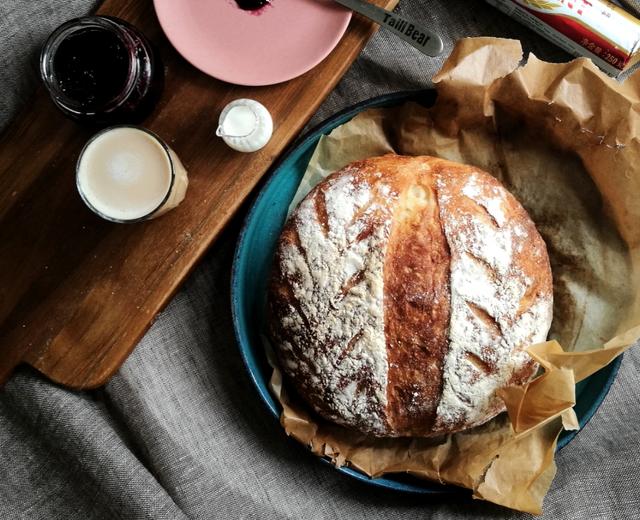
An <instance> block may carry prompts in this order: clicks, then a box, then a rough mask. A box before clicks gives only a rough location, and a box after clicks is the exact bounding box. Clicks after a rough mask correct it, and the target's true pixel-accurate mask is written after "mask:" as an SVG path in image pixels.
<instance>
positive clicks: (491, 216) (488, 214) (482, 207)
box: [466, 197, 500, 227]
mask: <svg viewBox="0 0 640 520" xmlns="http://www.w3.org/2000/svg"><path fill="white" fill-rule="evenodd" d="M466 198H467V199H468V200H470V201H471V202H473V203H475V204H478V203H477V202H476V201H475V200H473V199H472V198H471V197H466ZM478 207H479V208H481V209H482V210H483V213H484V214H485V215H486V216H487V217H489V221H490V222H491V223H492V224H493V225H494V226H496V227H500V224H499V223H498V221H497V220H496V217H495V216H494V215H493V214H492V213H491V212H490V211H489V210H488V209H487V208H486V207H485V206H484V205H482V204H478Z"/></svg>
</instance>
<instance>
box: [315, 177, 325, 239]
mask: <svg viewBox="0 0 640 520" xmlns="http://www.w3.org/2000/svg"><path fill="white" fill-rule="evenodd" d="M314 201H315V208H316V218H317V219H318V222H319V223H320V227H321V228H322V231H323V233H324V235H325V236H327V235H328V234H329V217H328V215H327V203H326V200H325V194H324V190H323V189H319V190H318V191H317V192H316V194H315V197H314Z"/></svg>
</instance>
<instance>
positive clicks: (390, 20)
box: [335, 0, 444, 56]
mask: <svg viewBox="0 0 640 520" xmlns="http://www.w3.org/2000/svg"><path fill="white" fill-rule="evenodd" d="M335 1H336V2H338V3H339V4H340V5H343V6H345V7H347V8H349V9H351V10H352V11H355V12H356V13H360V14H361V15H362V16H364V17H366V18H369V19H370V20H373V21H374V22H376V23H377V24H380V26H381V27H384V28H385V29H389V30H390V31H392V32H393V33H394V34H395V35H396V36H398V37H399V38H402V39H403V40H404V41H406V42H407V43H408V44H409V45H412V46H413V47H415V48H416V49H418V50H419V51H420V52H422V53H423V54H426V55H427V56H438V55H439V54H440V53H442V50H443V49H444V45H443V44H442V40H441V39H440V36H438V35H437V34H435V33H434V32H433V31H430V30H429V29H425V28H424V27H422V26H421V25H420V24H418V23H416V22H414V21H412V20H408V19H407V18H404V17H402V16H398V15H396V14H394V13H392V12H391V11H387V10H386V9H382V7H378V6H375V5H373V4H370V3H369V2H365V1H364V0H335Z"/></svg>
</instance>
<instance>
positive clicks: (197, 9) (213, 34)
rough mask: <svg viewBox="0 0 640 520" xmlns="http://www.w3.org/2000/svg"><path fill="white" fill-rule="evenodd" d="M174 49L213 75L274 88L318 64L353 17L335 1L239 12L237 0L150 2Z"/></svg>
mask: <svg viewBox="0 0 640 520" xmlns="http://www.w3.org/2000/svg"><path fill="white" fill-rule="evenodd" d="M154 4H155V8H156V13H157V14H158V19H159V20H160V24H161V25H162V28H163V29H164V32H165V33H166V35H167V37H168V38H169V40H170V41H171V43H172V44H173V46H174V47H175V48H176V49H177V50H178V52H179V53H180V54H182V55H183V56H184V57H185V58H186V59H187V60H189V61H190V62H191V63H192V64H193V65H195V66H196V67H198V68H199V69H200V70H202V71H204V72H206V73H207V74H210V75H211V76H213V77H215V78H218V79H221V80H224V81H228V82H230V83H236V84H239V85H272V84H274V83H280V82H281V81H286V80H289V79H292V78H295V77H296V76H299V75H300V74H303V73H305V72H306V71H308V70H309V69H311V68H313V67H314V66H316V65H317V64H318V63H320V62H321V61H322V60H323V59H324V58H325V57H326V56H327V55H328V54H329V53H330V52H331V51H332V50H333V48H334V47H335V46H336V45H337V44H338V42H339V41H340V38H341V37H342V35H343V34H344V32H345V30H346V29H347V25H348V24H349V19H350V18H351V12H350V11H348V10H346V9H344V8H342V7H340V6H338V5H337V4H335V3H334V2H333V0H272V4H271V5H268V6H266V7H264V8H263V9H261V10H260V11H258V12H256V11H243V10H242V9H240V8H239V7H238V5H237V4H236V2H235V0H154Z"/></svg>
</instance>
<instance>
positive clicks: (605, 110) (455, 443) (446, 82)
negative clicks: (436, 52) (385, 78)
mask: <svg viewBox="0 0 640 520" xmlns="http://www.w3.org/2000/svg"><path fill="white" fill-rule="evenodd" d="M521 60H522V48H521V46H520V43H519V42H517V41H513V40H500V39H494V38H473V39H465V40H461V41H460V42H459V43H458V45H457V46H456V48H455V49H454V51H453V53H452V54H451V56H450V58H449V59H448V61H447V62H446V63H445V65H444V66H443V68H442V70H441V71H440V72H439V73H438V74H437V75H436V77H435V78H434V83H436V88H437V91H438V99H437V102H436V105H435V106H434V107H433V108H431V109H425V108H423V107H421V106H420V105H417V104H414V103H407V104H405V105H403V106H400V107H397V108H391V109H373V110H368V111H366V112H364V113H361V114H360V115H358V116H357V117H355V118H354V119H353V120H352V121H350V122H348V123H346V124H344V125H342V126H341V127H339V128H337V129H335V130H334V131H333V132H332V133H331V135H329V136H325V137H323V138H322V140H321V141H320V143H319V144H318V147H317V149H316V151H315V153H314V155H313V157H312V159H311V162H310V164H309V168H308V170H307V173H306V175H305V177H304V179H303V182H302V184H301V185H300V189H299V192H298V194H297V195H296V198H295V199H294V202H293V204H292V207H293V206H295V205H296V204H297V202H298V201H299V200H300V199H301V198H302V197H304V195H305V194H306V193H307V192H308V191H309V190H310V189H311V187H313V186H314V185H315V184H317V183H318V182H319V181H320V180H321V179H323V178H324V177H325V176H326V175H328V174H329V173H331V172H333V171H335V170H338V169H340V168H342V167H343V166H345V165H346V164H348V163H349V162H352V161H355V160H359V159H363V158H366V157H371V156H376V155H382V154H385V153H390V152H395V153H398V154H406V155H434V156H438V157H442V158H445V159H450V160H454V161H458V162H462V163H467V164H472V165H476V166H478V167H480V168H482V169H484V170H486V171H488V172H490V173H491V174H493V175H494V176H495V177H497V178H498V179H500V180H501V181H502V182H503V183H504V184H505V185H506V186H507V188H508V189H509V190H510V191H511V192H512V193H513V194H514V195H515V196H516V197H517V198H518V199H519V200H520V201H521V203H522V204H523V205H524V206H525V208H526V209H527V210H528V211H529V214H530V215H531V217H532V219H533V220H534V221H535V223H536V225H537V227H538V229H539V231H540V233H541V234H542V235H543V237H544V239H545V241H546V243H547V247H548V251H549V256H550V259H551V265H552V271H553V275H554V299H555V303H554V321H553V325H552V328H551V332H550V339H551V340H550V341H548V342H546V343H542V344H538V345H533V346H531V347H529V353H530V354H531V355H532V356H533V357H534V358H535V359H536V360H537V361H538V362H539V363H540V365H541V366H542V367H543V368H544V371H543V372H542V373H541V375H540V376H539V377H537V378H536V379H534V380H533V381H532V382H531V383H529V384H528V385H526V386H524V387H510V388H505V389H503V390H502V391H501V393H502V397H503V399H504V401H505V403H506V405H507V410H508V413H507V414H502V415H501V416H498V417H497V418H496V419H494V420H492V421H490V422H489V423H487V424H486V425H483V426H481V427H478V428H475V429H472V430H468V431H465V432H461V433H458V434H455V435H450V436H447V437H443V438H439V439H418V438H406V439H372V438H367V437H364V436H361V435H358V434H356V433H354V432H351V431H348V430H347V429H345V428H342V427H339V426H337V425H333V424H330V423H328V422H325V421H322V420H321V419H319V418H318V417H317V416H315V415H314V414H312V413H310V412H309V411H308V409H307V408H306V407H305V406H304V405H303V404H302V403H301V402H300V401H299V400H297V398H296V397H295V396H291V395H288V394H287V392H286V391H285V388H284V387H283V384H282V378H281V375H280V372H279V371H278V369H277V368H276V369H275V370H274V374H273V378H272V382H271V383H272V390H273V391H274V393H275V394H276V396H277V397H278V399H279V401H280V402H281V403H282V405H283V409H284V411H283V413H282V416H281V422H282V425H283V426H284V428H285V430H286V432H287V433H288V434H289V435H292V436H293V437H295V438H296V439H298V440H299V441H300V442H302V443H304V444H305V445H308V446H309V447H310V448H311V450H312V451H313V452H314V453H316V454H318V455H320V456H326V457H329V458H330V459H331V460H333V462H334V463H335V464H337V465H342V464H349V465H350V466H352V467H354V468H357V469H359V470H361V471H363V472H364V473H366V474H367V475H370V476H372V477H378V476H380V475H382V474H384V473H391V472H408V473H411V474H413V475H417V476H419V477H424V478H427V479H432V480H435V481H440V482H445V483H451V484H457V485H460V486H464V487H466V488H469V489H472V490H473V494H474V497H476V498H482V499H485V500H489V501H491V502H495V503H497V504H501V505H504V506H507V507H510V508H514V509H519V510H521V511H527V512H531V513H540V512H541V507H542V500H543V498H544V495H545V494H546V492H547V491H548V489H549V486H550V485H551V481H552V479H553V477H554V475H555V471H556V468H555V463H554V460H553V457H554V453H555V447H556V441H557V438H558V435H559V434H560V432H561V431H562V428H563V427H564V428H567V429H576V428H577V427H578V425H577V420H576V416H575V413H574V412H573V409H572V407H573V405H574V404H575V384H576V383H577V382H579V381H581V380H582V379H584V378H586V377H588V376H589V375H591V374H592V373H594V372H595V371H597V370H598V369H600V368H602V367H603V366H605V365H606V364H608V363H609V362H610V361H612V360H613V359H614V358H615V357H616V356H617V355H619V354H620V353H622V352H623V351H624V350H626V349H627V348H629V347H630V346H631V345H632V344H633V343H634V342H635V341H636V340H637V339H638V337H639V336H640V327H637V325H638V324H640V298H638V296H640V279H639V276H638V273H639V272H640V225H639V223H640V203H638V198H640V145H639V144H638V143H639V139H638V137H639V134H640V116H639V113H640V110H639V108H640V103H639V101H640V76H638V75H637V74H636V75H635V76H632V77H631V78H629V79H628V80H627V81H626V83H624V84H620V83H617V82H616V81H615V80H612V79H610V78H608V77H606V76H605V75H604V74H603V73H601V72H600V71H599V70H597V68H596V67H595V66H594V65H593V64H592V63H591V62H590V61H589V60H587V59H577V60H574V61H572V62H570V63H563V64H551V63H545V62H543V61H540V60H538V59H537V58H535V57H534V56H529V58H528V62H527V64H526V65H524V66H520V62H521ZM634 327H635V328H634ZM610 338H613V339H610ZM561 345H562V346H561ZM274 366H275V365H274Z"/></svg>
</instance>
